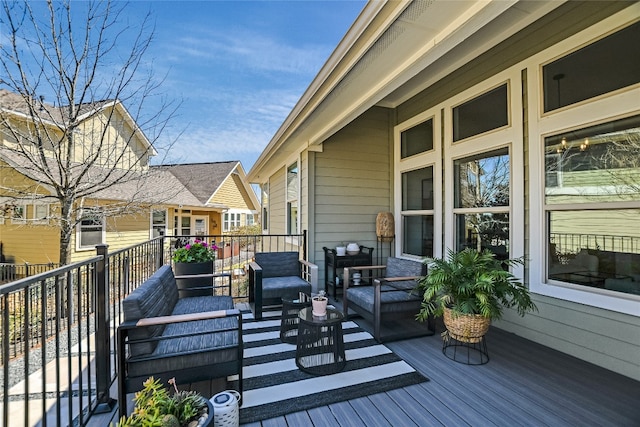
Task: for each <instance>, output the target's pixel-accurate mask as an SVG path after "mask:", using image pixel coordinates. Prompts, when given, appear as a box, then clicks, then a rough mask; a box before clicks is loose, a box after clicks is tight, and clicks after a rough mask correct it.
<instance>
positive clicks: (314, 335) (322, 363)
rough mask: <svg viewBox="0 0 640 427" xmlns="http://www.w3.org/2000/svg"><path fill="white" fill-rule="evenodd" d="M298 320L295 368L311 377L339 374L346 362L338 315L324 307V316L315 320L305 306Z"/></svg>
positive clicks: (338, 313) (309, 309) (315, 317)
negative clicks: (325, 311)
mask: <svg viewBox="0 0 640 427" xmlns="http://www.w3.org/2000/svg"><path fill="white" fill-rule="evenodd" d="M298 317H299V319H298V321H299V323H298V340H297V345H296V366H297V367H298V368H299V369H300V370H301V371H304V372H307V373H309V374H313V375H328V374H335V373H336V372H340V371H342V370H343V369H344V367H345V365H346V363H347V360H346V358H345V355H344V338H343V336H342V320H343V319H344V316H343V315H342V313H341V312H340V311H338V310H336V309H333V308H327V315H326V316H322V317H318V316H314V315H313V312H312V308H311V307H308V308H303V309H302V310H300V313H299V314H298Z"/></svg>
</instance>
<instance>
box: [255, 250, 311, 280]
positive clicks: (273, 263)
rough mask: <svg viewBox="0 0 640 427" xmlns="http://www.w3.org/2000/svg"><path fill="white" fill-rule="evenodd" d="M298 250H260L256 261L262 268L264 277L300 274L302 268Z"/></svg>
mask: <svg viewBox="0 0 640 427" xmlns="http://www.w3.org/2000/svg"><path fill="white" fill-rule="evenodd" d="M299 259H300V255H299V254H298V252H258V253H256V254H255V261H256V264H258V265H259V266H260V267H261V268H262V277H263V278H265V277H281V276H298V277H300V275H301V273H302V271H301V269H300V261H299Z"/></svg>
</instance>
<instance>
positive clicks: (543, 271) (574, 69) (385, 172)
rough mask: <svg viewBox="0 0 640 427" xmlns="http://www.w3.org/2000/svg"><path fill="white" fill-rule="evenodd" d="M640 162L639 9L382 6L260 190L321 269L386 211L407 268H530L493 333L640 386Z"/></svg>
mask: <svg viewBox="0 0 640 427" xmlns="http://www.w3.org/2000/svg"><path fill="white" fill-rule="evenodd" d="M639 159H640V3H638V2H619V1H616V2H609V1H604V2H593V1H585V2H580V1H571V2H562V1H555V0H554V1H510V2H506V1H488V2H486V1H465V2H462V1H460V2H452V1H429V2H427V1H413V2H378V1H372V2H370V3H368V4H367V5H366V6H365V7H364V9H363V11H362V13H361V14H360V16H359V17H358V18H357V20H356V21H355V23H354V24H353V25H352V27H351V28H350V29H349V31H348V33H347V34H346V35H345V37H344V38H343V39H342V41H341V42H340V44H339V45H338V46H337V48H336V49H335V51H334V53H333V54H332V55H331V57H330V58H329V59H328V61H327V62H326V64H325V65H324V67H323V68H322V69H321V71H320V72H319V73H318V75H317V77H316V78H315V79H314V81H313V82H312V83H311V85H310V86H309V89H307V91H306V92H305V93H304V94H303V96H302V98H301V99H300V100H299V101H298V103H297V104H296V106H295V107H294V109H293V110H292V112H291V113H290V114H289V116H288V117H287V119H286V120H285V121H284V123H283V124H282V126H281V127H280V129H279V130H278V131H277V133H276V134H275V136H274V137H273V138H272V140H271V141H270V143H269V145H268V146H267V147H266V149H265V150H264V151H263V153H262V154H261V156H260V157H259V159H258V161H257V162H256V163H255V165H254V166H253V168H252V169H251V171H250V172H249V173H248V180H249V181H250V182H252V183H255V184H259V185H261V188H262V193H263V194H262V202H263V206H262V209H263V219H264V220H263V228H264V229H265V230H268V231H269V232H271V233H281V232H287V231H293V230H299V229H306V230H308V242H309V254H310V256H309V258H310V260H311V261H312V262H316V263H319V264H321V265H322V264H323V262H324V254H323V250H322V248H323V246H329V247H333V246H336V245H337V244H338V243H340V242H345V243H346V242H351V241H354V242H358V243H360V244H364V245H367V246H373V247H376V252H374V257H376V256H379V255H381V254H382V255H383V257H384V256H387V255H388V252H389V248H388V246H387V245H385V246H383V245H379V244H378V242H377V238H376V234H375V230H376V228H375V227H376V224H375V222H376V215H377V214H378V213H379V212H384V211H391V212H393V214H394V217H395V227H396V230H395V240H394V242H393V245H392V252H393V253H394V254H395V255H396V256H401V257H408V258H417V259H422V258H424V257H431V256H435V257H440V256H443V255H444V254H445V253H446V251H447V250H448V249H453V250H460V249H462V248H464V247H467V246H471V247H481V248H489V249H491V250H492V251H494V252H495V253H497V254H498V256H501V257H507V256H508V257H520V256H524V257H525V259H526V266H525V268H524V269H522V270H521V271H520V270H519V271H516V273H517V274H518V275H520V276H521V277H524V280H525V282H526V284H527V286H528V287H529V289H530V290H531V292H532V293H533V297H534V298H535V302H536V304H537V305H538V307H539V312H537V313H533V314H528V315H526V316H525V317H524V318H520V317H518V316H517V314H516V313H515V312H513V311H509V312H507V313H506V315H505V317H504V319H503V320H501V321H499V322H496V326H497V327H500V328H503V329H506V330H508V331H512V332H515V333H517V334H519V335H522V336H524V337H526V338H529V339H531V340H533V341H536V342H539V343H541V344H544V345H546V346H549V347H552V348H555V349H558V350H560V351H563V352H566V353H569V354H572V355H574V356H576V357H578V358H581V359H584V360H587V361H590V362H592V363H595V364H597V365H601V366H603V367H605V368H608V369H610V370H612V371H615V372H619V373H621V374H623V375H627V376H629V377H632V378H635V379H640V358H638V355H639V354H640V295H639V294H640V227H639V226H638V224H640V184H639V183H640V160H639ZM381 251H382V252H381ZM320 270H321V272H322V270H323V269H320ZM321 274H322V273H321ZM323 279H324V278H322V277H321V278H320V282H321V283H322V280H323Z"/></svg>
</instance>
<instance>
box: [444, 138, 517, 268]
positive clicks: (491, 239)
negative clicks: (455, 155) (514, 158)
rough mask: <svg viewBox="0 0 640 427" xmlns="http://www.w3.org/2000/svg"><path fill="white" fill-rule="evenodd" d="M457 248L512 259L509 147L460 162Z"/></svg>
mask: <svg viewBox="0 0 640 427" xmlns="http://www.w3.org/2000/svg"><path fill="white" fill-rule="evenodd" d="M453 168H454V174H455V182H454V184H455V200H454V203H455V205H454V207H455V213H456V219H455V220H456V249H457V250H462V249H465V248H468V247H470V248H473V249H477V250H483V249H489V250H490V251H492V252H493V253H495V254H496V257H497V258H498V259H507V258H508V257H509V213H508V211H509V191H510V190H509V189H510V187H509V185H510V166H509V151H508V149H507V148H501V149H499V150H495V151H491V152H488V153H482V154H480V155H477V156H472V157H465V158H464V159H460V160H456V161H455V162H454V164H453Z"/></svg>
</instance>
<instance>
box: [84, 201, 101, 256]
mask: <svg viewBox="0 0 640 427" xmlns="http://www.w3.org/2000/svg"><path fill="white" fill-rule="evenodd" d="M81 215H82V219H81V220H80V224H79V225H78V234H79V236H78V242H79V245H78V248H79V249H93V248H94V247H95V246H96V245H99V244H101V243H103V231H104V216H103V214H102V209H100V208H85V209H83V210H82V212H81Z"/></svg>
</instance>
